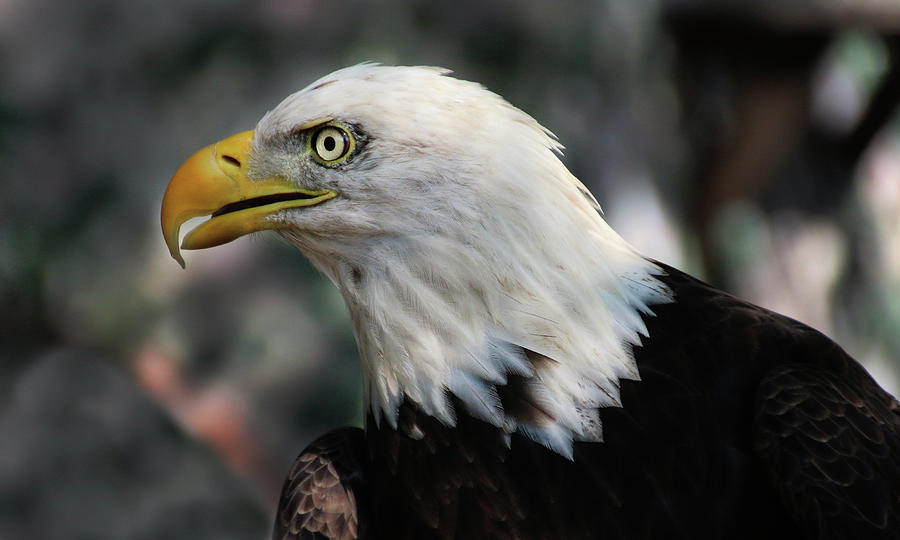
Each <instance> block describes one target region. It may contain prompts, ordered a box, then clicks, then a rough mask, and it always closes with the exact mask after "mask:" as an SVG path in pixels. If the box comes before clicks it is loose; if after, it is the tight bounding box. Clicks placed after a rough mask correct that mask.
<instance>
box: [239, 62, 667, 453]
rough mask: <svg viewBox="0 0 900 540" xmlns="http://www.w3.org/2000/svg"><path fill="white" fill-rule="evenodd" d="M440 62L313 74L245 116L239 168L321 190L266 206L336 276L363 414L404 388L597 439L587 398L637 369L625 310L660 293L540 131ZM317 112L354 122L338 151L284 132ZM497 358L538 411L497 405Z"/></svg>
mask: <svg viewBox="0 0 900 540" xmlns="http://www.w3.org/2000/svg"><path fill="white" fill-rule="evenodd" d="M447 73H448V72H447V71H446V70H442V69H437V68H425V67H385V66H377V65H372V64H366V65H359V66H354V67H350V68H346V69H343V70H340V71H337V72H335V73H332V74H331V75H328V76H326V77H323V78H322V79H320V80H319V81H316V82H315V83H313V84H311V85H310V86H309V87H307V88H305V89H304V90H301V91H299V92H297V93H295V94H293V95H291V96H290V97H288V98H287V99H285V100H284V101H283V102H282V103H281V104H280V105H279V106H278V107H277V108H275V109H274V110H273V111H271V112H269V113H268V114H266V116H265V117H263V118H262V120H261V121H260V122H259V125H258V126H257V129H256V137H255V140H254V152H253V155H252V158H251V162H250V174H251V175H258V176H270V175H272V174H278V175H281V176H287V177H290V178H292V179H293V180H295V181H296V182H297V183H298V184H301V185H305V186H308V187H314V188H322V187H325V188H328V189H332V190H334V191H337V192H338V193H339V195H338V197H336V198H335V199H333V200H331V201H328V202H327V203H326V204H322V205H320V206H315V207H310V208H300V209H294V210H288V211H283V212H281V213H280V214H277V215H275V216H273V219H278V220H281V221H283V222H284V223H285V224H286V225H288V227H287V228H284V229H282V230H281V233H282V235H283V236H284V237H285V238H287V239H288V240H289V241H290V242H292V243H293V244H295V245H296V246H297V247H298V248H299V249H300V250H301V251H303V253H304V254H305V255H306V256H307V257H309V259H310V260H311V261H312V262H313V264H315V265H316V266H317V267H318V268H319V269H320V270H321V271H322V272H324V273H325V274H326V275H327V276H328V277H329V278H331V280H332V281H333V282H334V283H335V284H336V285H337V286H338V288H339V289H340V290H341V293H342V294H343V296H344V299H345V300H346V303H347V306H348V308H349V309H350V312H351V314H352V317H353V321H354V325H355V332H356V339H357V343H358V345H359V350H360V355H361V357H362V364H363V369H364V372H365V380H366V383H365V384H366V392H367V398H368V401H369V406H370V410H371V412H372V414H373V415H374V418H375V420H376V422H379V423H380V422H382V421H384V420H386V421H387V422H389V423H390V424H391V425H393V426H395V427H396V422H397V414H398V407H399V405H400V404H401V402H402V401H403V400H404V399H408V400H412V401H413V402H415V403H416V404H417V405H418V406H419V407H420V408H421V409H422V410H423V411H424V412H425V413H427V414H430V415H432V416H435V417H436V418H438V419H439V420H441V421H442V422H444V423H445V424H447V425H453V424H454V423H455V421H456V417H455V414H456V411H454V410H453V407H452V405H451V403H450V400H449V399H448V392H449V393H452V394H454V395H455V396H456V397H457V398H459V400H461V402H462V403H463V404H464V405H465V407H466V409H467V412H468V413H469V414H471V415H473V416H475V417H478V418H480V419H483V420H484V421H486V422H489V423H491V424H494V425H496V426H498V427H499V428H502V429H504V430H506V431H508V432H512V431H515V430H518V431H520V432H522V433H524V434H526V435H528V436H530V437H532V438H534V439H535V440H537V441H539V442H541V443H542V444H544V445H546V446H547V447H549V448H551V449H553V450H555V451H557V452H559V453H561V454H563V455H566V456H569V457H571V447H572V440H573V439H575V440H588V441H597V440H600V439H601V430H600V429H601V426H600V422H599V418H598V417H597V414H596V408H597V407H605V406H618V405H619V390H618V388H619V384H618V381H619V379H622V378H624V379H635V380H636V379H638V371H637V367H636V365H635V363H634V360H633V358H632V354H631V348H632V346H633V345H635V344H638V343H639V335H640V334H642V333H645V332H646V328H645V327H644V324H643V321H642V319H641V314H642V313H643V314H649V313H650V308H649V306H651V305H653V304H656V303H660V302H666V301H668V300H669V292H668V291H667V290H666V288H665V287H664V285H663V284H662V283H661V282H660V281H658V280H657V279H656V278H655V277H654V275H656V274H658V273H659V270H658V268H657V267H656V266H654V265H653V264H652V263H651V262H649V261H647V260H646V259H644V258H643V257H641V256H640V255H639V254H638V253H637V252H635V250H634V249H632V248H631V247H630V246H629V245H628V244H627V243H626V242H625V241H624V240H623V239H622V238H621V237H619V236H618V235H617V234H616V233H615V232H614V231H613V230H612V229H611V228H610V227H609V226H608V225H607V224H606V222H605V221H604V220H603V219H602V217H601V216H600V213H599V206H598V204H597V203H596V201H595V200H594V198H593V197H592V196H591V195H590V193H589V192H588V190H587V189H586V188H585V187H584V186H583V185H582V184H581V182H579V181H578V179H576V178H575V177H574V176H573V175H572V174H571V173H570V172H569V171H568V170H567V169H566V167H565V166H564V165H563V164H562V162H561V161H560V160H559V157H558V155H559V153H560V150H561V146H560V145H559V143H558V142H557V141H556V139H555V138H554V136H553V135H552V134H551V133H550V132H549V131H548V130H546V129H544V128H543V127H541V126H540V125H539V124H538V123H537V122H536V121H535V120H534V119H532V118H531V117H530V116H528V115H527V114H525V113H524V112H522V111H520V110H519V109H516V108H515V107H513V106H512V105H510V104H509V103H507V102H506V101H504V100H503V99H502V98H501V97H500V96H498V95H496V94H494V93H491V92H489V91H488V90H486V89H484V88H483V87H481V86H480V85H478V84H475V83H471V82H465V81H460V80H457V79H454V78H452V77H449V76H447ZM322 118H330V119H334V120H335V121H339V122H341V123H343V124H346V125H349V126H353V127H354V129H355V130H356V135H358V136H359V137H360V144H359V146H360V150H359V152H357V154H356V155H355V156H353V157H352V158H351V159H350V160H348V161H347V162H346V163H345V164H343V165H342V166H340V167H337V168H326V167H323V166H321V165H319V164H317V163H316V162H314V161H313V160H311V159H307V157H305V156H298V155H297V150H296V148H295V147H293V146H291V144H290V143H289V140H290V138H289V136H288V134H290V133H291V132H293V131H295V130H296V129H297V127H298V126H301V125H303V124H308V123H309V122H311V121H313V120H316V119H322ZM526 350H527V351H532V352H533V353H528V355H526V353H525V351H526ZM535 358H539V359H541V362H540V366H539V367H538V366H537V364H536V363H535V362H534V359H535ZM547 359H550V360H547ZM513 375H515V376H523V377H525V378H527V379H528V380H529V384H530V391H531V393H532V399H534V400H536V401H538V402H539V403H540V405H541V407H542V408H544V409H545V410H547V411H548V412H550V413H551V416H552V418H553V421H551V422H535V423H529V422H526V421H522V420H521V419H517V418H515V417H513V416H512V415H510V414H507V412H506V411H504V409H503V405H502V403H501V400H500V398H499V396H498V392H497V387H498V386H502V385H504V384H505V383H506V382H507V378H508V377H510V376H513Z"/></svg>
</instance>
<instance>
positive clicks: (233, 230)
mask: <svg viewBox="0 0 900 540" xmlns="http://www.w3.org/2000/svg"><path fill="white" fill-rule="evenodd" d="M252 142H253V132H252V131H244V132H243V133H238V134H237V135H232V136H231V137H228V138H227V139H225V140H222V141H219V142H217V143H215V144H211V145H209V146H207V147H206V148H204V149H202V150H200V151H199V152H197V153H196V154H194V155H193V156H191V157H190V158H188V160H187V161H185V162H184V163H183V164H182V165H181V167H179V168H178V170H177V171H175V176H173V177H172V180H171V181H169V187H168V188H166V194H165V196H164V197H163V204H162V213H161V221H162V232H163V237H164V238H165V240H166V245H167V246H168V247H169V253H171V254H172V258H173V259H175V260H176V261H178V263H179V264H180V265H181V266H182V268H183V267H184V258H182V256H181V251H180V249H179V247H178V232H179V231H180V229H181V226H182V225H183V224H184V222H185V221H187V220H189V219H191V218H195V217H199V216H207V215H211V216H212V217H211V218H210V219H209V220H207V221H205V222H203V223H201V224H200V225H199V226H198V227H197V228H195V229H194V230H192V231H191V232H190V233H188V235H187V236H185V237H184V241H183V242H182V243H181V249H203V248H209V247H214V246H219V245H222V244H224V243H226V242H231V241H232V240H234V239H235V238H238V237H240V236H243V235H245V234H249V233H252V232H256V231H262V230H265V229H277V228H279V227H281V226H283V223H281V222H279V221H277V220H274V219H272V218H271V217H270V215H271V214H272V213H273V212H277V211H278V210H284V209H285V208H296V207H300V206H313V205H316V204H319V203H321V202H324V201H327V200H328V199H331V198H334V197H335V196H336V195H337V193H335V192H334V191H331V190H327V189H321V190H309V189H304V188H301V187H299V186H297V185H295V184H293V183H291V182H289V181H287V180H284V179H281V178H265V179H261V180H250V179H249V178H247V176H246V172H247V159H248V157H249V155H250V145H251V143H252Z"/></svg>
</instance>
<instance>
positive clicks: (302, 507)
mask: <svg viewBox="0 0 900 540" xmlns="http://www.w3.org/2000/svg"><path fill="white" fill-rule="evenodd" d="M363 463H364V433H363V430H361V429H359V428H351V427H345V428H340V429H335V430H333V431H330V432H328V433H326V434H325V435H323V436H321V437H319V438H318V439H316V440H315V441H313V442H312V443H311V444H310V445H309V446H307V447H306V448H305V449H303V451H302V452H300V455H299V456H297V459H295V460H294V464H293V465H292V466H291V470H290V473H289V474H288V476H287V479H286V480H285V481H284V486H283V487H282V490H281V497H280V499H279V501H278V511H277V515H276V519H275V528H274V531H273V533H272V538H273V540H300V539H303V540H325V539H329V540H332V539H333V540H356V539H359V538H364V537H365V531H364V528H365V519H364V516H363V515H362V514H364V513H365V508H364V505H365V496H364V493H363V492H364V489H365V483H364V473H363Z"/></svg>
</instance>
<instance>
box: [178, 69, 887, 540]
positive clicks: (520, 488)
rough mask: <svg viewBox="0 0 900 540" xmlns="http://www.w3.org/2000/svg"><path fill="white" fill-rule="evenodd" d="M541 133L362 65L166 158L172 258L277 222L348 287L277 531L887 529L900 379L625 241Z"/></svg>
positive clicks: (463, 93) (475, 95) (640, 533)
mask: <svg viewBox="0 0 900 540" xmlns="http://www.w3.org/2000/svg"><path fill="white" fill-rule="evenodd" d="M561 148H562V147H561V145H560V144H559V142H558V141H557V140H556V138H555V137H554V136H553V134H552V133H551V132H549V131H548V130H547V129H545V128H544V127H542V126H541V125H540V124H538V123H537V122H536V121H535V120H534V119H533V118H531V117H530V116H528V115H527V114H526V113H524V112H522V111H521V110H519V109H517V108H515V107H513V106H512V105H510V104H509V103H508V102H506V101H505V100H503V98H501V97H500V96H498V95H496V94H494V93H492V92H490V91H488V90H486V89H485V88H483V87H482V86H480V85H478V84H475V83H472V82H466V81H462V80H458V79H455V78H453V77H451V76H449V73H448V72H447V71H446V70H443V69H439V68H430V67H389V66H380V65H374V64H363V65H358V66H353V67H349V68H346V69H342V70H339V71H337V72H334V73H332V74H329V75H326V76H325V77H323V78H322V79H320V80H318V81H316V82H314V83H312V84H311V85H310V86H308V87H307V88H305V89H303V90H300V91H299V92H297V93H295V94H293V95H291V96H289V97H287V98H286V99H285V100H284V101H283V102H282V103H281V104H280V105H278V106H277V107H276V108H274V109H273V110H272V111H270V112H269V113H267V114H266V115H265V116H264V117H263V118H262V119H261V120H260V121H259V123H258V124H257V126H256V128H255V129H254V130H253V131H248V132H244V133H241V134H238V135H235V136H233V137H231V138H228V139H225V140H223V141H221V142H219V143H217V144H215V145H211V146H209V147H207V148H205V149H203V150H201V151H200V152H198V153H197V154H195V155H194V156H193V157H191V158H190V159H189V160H188V161H187V162H185V164H184V165H183V166H182V167H181V168H180V169H179V170H178V171H177V172H176V173H175V176H174V177H173V179H172V181H171V183H170V185H169V188H168V189H167V191H166V195H165V198H164V201H163V207H162V229H163V235H164V237H165V240H166V243H167V245H168V247H169V250H170V252H171V254H172V256H173V257H174V258H175V259H176V260H178V261H179V262H180V263H182V265H183V259H182V257H181V253H180V247H183V248H184V249H200V248H206V247H212V246H216V245H219V244H222V243H225V242H228V241H231V240H233V239H235V238H238V237H240V236H242V235H245V234H249V233H252V232H256V231H261V230H274V231H276V232H277V233H278V234H280V235H281V236H282V237H284V238H285V239H286V240H287V241H288V242H290V243H291V244H293V245H294V246H296V247H297V248H298V249H299V250H300V252H301V253H303V254H304V255H305V256H306V257H307V258H309V260H310V261H311V262H312V263H313V264H314V265H315V266H316V267H317V268H318V269H319V270H321V271H322V272H323V273H324V274H326V275H327V276H328V277H329V278H330V279H331V281H332V282H334V283H335V284H336V285H337V287H338V288H339V290H340V292H341V294H342V295H343V296H344V298H345V300H346V305H347V307H348V309H349V310H350V311H351V313H352V320H353V322H354V325H355V335H356V339H357V345H358V348H359V353H360V360H361V368H362V370H363V373H364V384H365V395H366V396H367V403H366V418H365V429H364V430H360V429H356V428H342V429H338V430H336V431H333V432H331V433H329V434H326V435H324V436H323V437H321V438H319V439H317V440H316V441H314V442H312V443H311V444H310V445H309V446H308V447H307V448H306V449H305V450H303V451H302V452H301V453H300V455H299V457H298V458H297V461H296V462H295V464H294V466H293V467H292V469H291V471H290V474H289V476H288V479H287V480H286V482H285V484H284V490H283V492H282V497H281V501H280V502H279V508H278V512H277V519H276V524H275V529H274V538H276V539H279V540H281V539H291V538H339V539H354V538H441V539H448V538H516V539H530V538H535V539H537V538H542V539H545V538H569V539H572V538H599V537H602V538H607V539H616V538H621V539H632V540H636V539H649V538H683V539H696V538H722V539H725V538H728V539H732V538H769V539H796V538H806V539H832V538H833V539H837V538H851V537H854V538H867V539H869V538H871V539H888V538H893V539H896V538H898V537H900V403H898V401H897V400H896V399H895V398H894V397H893V396H891V395H890V394H888V393H887V392H885V391H884V390H883V389H882V388H880V387H879V386H878V384H877V383H876V382H875V381H874V380H873V379H872V377H871V376H870V375H869V374H868V373H867V372H866V370H865V369H863V367H862V366H861V365H860V364H859V363H858V362H856V361H855V360H854V359H853V358H851V357H850V356H849V355H848V354H847V353H846V352H844V350H843V349H841V348H840V346H838V345H837V344H835V343H834V342H833V341H831V340H830V339H829V338H827V337H826V336H824V335H823V334H821V333H820V332H818V331H816V330H814V329H812V328H810V327H808V326H806V325H804V324H802V323H799V322H797V321H795V320H792V319H789V318H787V317H785V316H783V315H779V314H777V313H774V312H772V311H768V310H766V309H764V308H761V307H758V306H755V305H753V304H751V303H749V302H746V301H744V300H741V299H739V298H736V297H734V296H731V295H729V294H727V293H724V292H722V291H719V290H717V289H715V288H713V287H711V286H709V285H707V284H705V283H703V282H702V281H699V280H697V279H695V278H693V277H691V276H689V275H687V274H685V273H683V272H681V271H679V270H677V269H675V268H672V267H669V266H667V265H665V264H663V263H660V262H658V261H655V260H653V259H651V258H648V257H645V256H643V255H642V254H640V253H638V252H637V251H636V250H635V249H634V248H633V247H631V246H630V245H629V244H628V243H627V242H626V241H625V240H623V239H622V238H621V237H620V236H619V235H618V234H616V232H615V231H613V230H612V228H610V226H609V225H608V224H607V223H606V222H605V221H604V220H603V218H602V216H601V214H600V212H599V205H598V204H597V201H596V200H595V199H594V197H593V196H592V195H591V194H590V192H589V191H588V190H587V188H585V187H584V185H582V183H581V182H580V181H579V180H578V179H577V178H575V177H574V176H573V175H572V174H571V173H570V172H569V171H568V170H567V169H566V167H565V166H564V165H563V163H562V162H561V161H560V157H559V156H560V152H561ZM198 216H211V219H210V220H208V221H206V222H204V223H203V224H201V225H200V226H198V227H197V228H196V229H194V230H193V231H192V232H190V233H189V234H188V235H187V236H186V237H185V239H184V241H183V243H182V244H181V246H180V247H179V243H178V236H179V231H180V228H181V226H182V224H184V223H185V222H186V221H187V220H189V219H191V218H194V217H198Z"/></svg>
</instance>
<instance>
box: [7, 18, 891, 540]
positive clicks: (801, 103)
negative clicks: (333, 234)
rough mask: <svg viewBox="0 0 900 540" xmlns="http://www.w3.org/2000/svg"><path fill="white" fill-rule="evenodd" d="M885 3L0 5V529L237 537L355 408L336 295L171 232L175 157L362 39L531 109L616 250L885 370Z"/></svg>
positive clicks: (279, 268)
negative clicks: (562, 149) (179, 253)
mask: <svg viewBox="0 0 900 540" xmlns="http://www.w3.org/2000/svg"><path fill="white" fill-rule="evenodd" d="M898 54H900V5H898V4H897V2H895V1H892V0H884V1H877V0H872V1H863V0H859V1H856V2H851V1H838V0H806V1H799V0H795V1H792V2H777V1H774V0H773V1H771V2H765V1H753V2H738V1H733V2H727V1H726V2H723V1H715V2H713V1H664V0H635V1H631V2H622V1H618V0H598V1H593V2H589V1H580V0H562V1H558V2H547V1H546V0H529V1H524V2H520V1H516V2H514V1H512V0H507V1H498V2H485V1H480V0H479V1H475V0H460V1H457V2H453V3H450V2H445V3H437V2H435V3H419V2H414V1H411V0H392V1H387V2H375V1H362V0H360V1H354V2H335V1H327V0H225V1H217V2H207V1H201V0H167V1H160V0H132V1H129V2H119V1H116V0H82V1H80V2H62V1H59V0H28V1H26V0H0V66H2V69H0V171H2V172H0V539H31V538H36V539H43V538H54V539H56V538H66V539H119V538H140V539H150V538H154V539H156V538H159V539H162V538H166V539H175V538H191V539H205V538H218V539H222V538H226V539H227V538H235V539H237V538H242V539H243V538H264V537H266V535H267V534H268V531H269V528H270V522H271V520H272V517H273V514H274V508H275V503H276V500H277V494H278V490H279V489H280V484H281V481H282V479H283V478H284V475H285V473H286V471H287V468H288V466H289V464H290V462H291V461H292V459H293V458H294V457H295V455H296V454H297V453H298V452H299V450H300V449H301V448H302V447H303V446H304V445H305V444H306V443H308V442H309V441H310V440H311V439H312V438H314V437H315V436H317V435H318V434H320V433H322V432H323V431H325V430H327V429H329V428H330V427H334V426H338V425H342V424H357V425H358V424H360V423H361V418H362V416H361V415H362V404H361V392H362V390H361V388H362V387H361V381H360V374H359V370H358V365H357V364H358V359H357V355H356V349H355V345H354V343H353V337H352V332H351V328H350V322H349V317H348V315H347V313H346V311H345V309H344V306H343V302H342V300H341V298H340V297H339V295H338V293H337V292H336V290H334V288H333V287H332V286H331V285H330V284H329V283H327V282H326V280H325V279H324V278H323V277H321V276H320V275H318V274H317V272H316V271H315V270H314V269H312V268H311V267H310V265H309V264H308V263H307V262H306V261H305V260H304V259H303V258H302V257H301V256H300V255H299V254H298V253H297V252H295V250H294V249H292V248H290V247H287V246H286V245H285V244H283V243H282V242H281V241H280V240H278V239H277V237H276V236H275V235H274V234H262V235H256V236H254V237H252V238H242V239H240V240H238V241H236V242H234V243H232V244H229V245H227V246H223V247H221V248H217V249H215V250H209V251H200V252H189V253H187V254H186V259H187V263H188V266H187V270H186V271H185V270H181V269H180V268H179V266H178V265H177V264H176V263H175V262H174V261H172V260H171V259H170V258H169V256H168V253H167V252H166V249H165V246H164V244H163V241H162V236H161V233H160V230H159V223H158V212H159V206H160V202H161V198H162V194H163V190H164V189H165V186H166V184H167V182H168V179H169V178H170V176H171V174H172V173H173V172H174V170H175V169H176V168H177V166H178V165H179V164H180V163H181V162H182V161H183V160H184V159H185V158H187V157H188V156H189V155H190V154H192V153H193V152H194V151H195V150H197V149H199V148H200V147H202V146H205V145H207V144H209V143H210V142H213V141H216V140H219V139H221V138H223V137H224V136H227V135H230V134H232V133H235V132H238V131H243V130H245V129H250V128H252V127H253V126H254V124H255V122H256V121H257V119H258V118H259V117H260V116H261V115H262V114H263V113H265V112H266V111H267V110H268V109H271V108H272V107H274V106H275V105H276V104H277V103H278V102H279V101H280V100H281V98H283V97H284V96H286V95H287V94H289V93H291V92H293V91H295V90H297V89H299V88H302V87H303V86H305V85H306V84H308V83H309V82H312V81H313V80H315V79H316V78H318V77H320V76H322V75H324V74H326V73H328V72H331V71H333V70H335V69H337V68H339V67H343V66H347V65H350V64H354V63H358V62H362V61H378V62H383V63H387V64H431V65H440V66H445V67H448V68H451V69H453V70H454V72H455V73H456V74H457V76H459V77H461V78H465V79H470V80H477V81H480V82H482V83H483V84H485V85H486V86H487V87H488V88H490V89H492V90H494V91H496V92H498V93H499V94H501V95H503V96H505V97H506V98H507V99H508V100H510V101H511V102H512V103H514V104H515V105H517V106H518V107H520V108H522V109H524V110H525V111H527V112H528V113H530V114H531V115H533V116H534V117H535V118H537V119H538V120H539V121H540V122H542V123H543V124H544V125H546V126H547V127H549V128H550V129H552V130H553V131H554V132H555V133H556V134H557V135H558V136H559V138H560V140H561V141H562V142H563V144H565V146H566V147H567V150H566V157H565V162H566V163H567V165H568V166H569V167H570V168H571V169H572V170H573V172H574V173H575V174H576V175H577V176H578V177H579V178H581V179H582V180H583V181H584V182H585V184H587V185H588V186H589V187H590V188H591V189H592V190H593V191H594V193H595V194H596V195H597V198H598V200H600V202H601V204H602V205H603V206H604V209H605V212H606V217H607V219H608V221H609V222H610V223H611V224H612V225H613V226H614V227H615V228H616V229H617V230H618V231H619V232H620V233H621V234H622V235H623V236H624V237H625V238H626V239H628V240H629V241H631V242H632V243H633V244H634V245H636V246H637V247H638V248H639V249H640V250H641V251H642V252H644V253H645V254H647V255H650V256H653V257H655V258H657V259H660V260H662V261H664V262H667V263H669V264H672V265H675V266H678V267H681V268H683V269H685V270H687V271H689V272H691V273H694V274H695V275H698V276H700V277H703V278H705V279H706V280H708V281H710V282H712V283H713V284H715V285H717V286H719V287H721V288H724V289H726V290H728V291H731V292H733V293H736V294H738V295H740V296H743V297H746V298H748V299H750V300H752V301H754V302H756V303H759V304H761V305H763V306H766V307H769V308H772V309H775V310H777V311H780V312H783V313H786V314H788V315H791V316H793V317H796V318H798V319H800V320H803V321H805V322H807V323H809V324H811V325H812V326H815V327H816V328H818V329H820V330H822V331H823V332H825V333H826V334H828V335H829V336H831V337H833V338H834V339H836V340H837V341H838V342H840V343H841V344H842V345H843V346H844V347H845V348H846V349H847V350H848V351H849V352H850V353H851V354H852V355H854V356H855V357H856V358H858V359H860V360H861V361H862V362H863V363H864V364H865V365H866V367H867V368H868V369H869V370H870V371H871V372H872V373H873V374H874V375H875V377H876V378H877V379H878V380H879V381H880V382H881V384H882V385H884V386H885V387H886V388H887V389H889V390H890V391H891V392H893V393H894V394H895V395H896V394H897V393H898V392H900V379H898V373H900V372H898V368H900V124H898V118H897V110H896V105H897V101H898V98H900V63H898Z"/></svg>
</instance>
